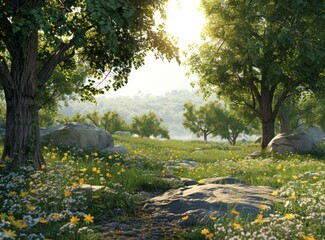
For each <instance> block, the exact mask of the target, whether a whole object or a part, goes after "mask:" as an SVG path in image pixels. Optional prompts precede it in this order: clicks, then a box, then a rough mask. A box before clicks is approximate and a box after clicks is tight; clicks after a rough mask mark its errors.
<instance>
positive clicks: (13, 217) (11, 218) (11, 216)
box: [7, 215, 15, 222]
mask: <svg viewBox="0 0 325 240" xmlns="http://www.w3.org/2000/svg"><path fill="white" fill-rule="evenodd" d="M7 219H8V220H9V222H11V221H13V220H15V216H14V215H10V216H8V218H7Z"/></svg>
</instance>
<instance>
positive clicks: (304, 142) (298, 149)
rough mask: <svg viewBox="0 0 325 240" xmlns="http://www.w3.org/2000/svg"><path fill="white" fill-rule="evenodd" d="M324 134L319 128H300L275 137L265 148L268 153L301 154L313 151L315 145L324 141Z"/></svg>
mask: <svg viewBox="0 0 325 240" xmlns="http://www.w3.org/2000/svg"><path fill="white" fill-rule="evenodd" d="M324 137H325V134H324V132H323V130H322V129H321V127H319V126H316V125H315V126H313V127H311V128H309V129H305V127H304V126H300V127H298V128H297V129H295V130H293V131H289V132H286V133H282V134H279V135H277V136H275V137H274V138H273V139H272V140H271V141H270V143H269V144H268V146H267V150H268V151H269V152H275V153H303V152H310V151H313V150H314V149H315V147H316V144H319V143H321V142H323V141H324Z"/></svg>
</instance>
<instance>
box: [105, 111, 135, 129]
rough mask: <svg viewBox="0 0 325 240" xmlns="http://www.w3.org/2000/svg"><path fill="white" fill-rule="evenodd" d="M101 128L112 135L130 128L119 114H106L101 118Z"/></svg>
mask: <svg viewBox="0 0 325 240" xmlns="http://www.w3.org/2000/svg"><path fill="white" fill-rule="evenodd" d="M101 127H102V128H103V129H105V130H106V131H108V132H110V133H115V132H116V131H122V130H127V129H128V128H129V127H128V125H127V123H126V122H125V121H124V119H123V118H122V117H121V116H120V114H118V113H117V112H115V111H113V112H106V113H104V115H103V116H102V118H101Z"/></svg>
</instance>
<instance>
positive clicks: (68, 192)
mask: <svg viewBox="0 0 325 240" xmlns="http://www.w3.org/2000/svg"><path fill="white" fill-rule="evenodd" d="M64 196H65V197H70V196H71V192H70V191H68V190H66V189H64Z"/></svg>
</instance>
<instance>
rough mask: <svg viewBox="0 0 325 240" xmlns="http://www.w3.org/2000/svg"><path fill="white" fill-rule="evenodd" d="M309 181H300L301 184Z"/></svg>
mask: <svg viewBox="0 0 325 240" xmlns="http://www.w3.org/2000/svg"><path fill="white" fill-rule="evenodd" d="M307 182H308V181H301V182H300V183H301V184H306V183H307Z"/></svg>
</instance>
